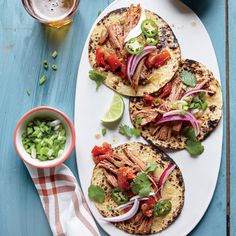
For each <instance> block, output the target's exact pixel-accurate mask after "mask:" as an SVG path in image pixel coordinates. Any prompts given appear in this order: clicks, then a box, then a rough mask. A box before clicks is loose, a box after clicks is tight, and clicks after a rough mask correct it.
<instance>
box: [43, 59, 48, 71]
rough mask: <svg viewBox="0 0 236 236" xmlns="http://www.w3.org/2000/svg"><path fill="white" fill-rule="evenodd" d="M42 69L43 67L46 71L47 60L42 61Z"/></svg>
mask: <svg viewBox="0 0 236 236" xmlns="http://www.w3.org/2000/svg"><path fill="white" fill-rule="evenodd" d="M43 67H44V69H45V70H47V69H48V61H47V60H44V61H43Z"/></svg>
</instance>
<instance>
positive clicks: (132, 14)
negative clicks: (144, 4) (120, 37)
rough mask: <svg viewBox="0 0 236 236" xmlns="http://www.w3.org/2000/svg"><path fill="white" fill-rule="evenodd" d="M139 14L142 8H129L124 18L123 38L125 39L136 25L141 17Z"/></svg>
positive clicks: (132, 6)
mask: <svg viewBox="0 0 236 236" xmlns="http://www.w3.org/2000/svg"><path fill="white" fill-rule="evenodd" d="M141 12H142V8H141V7H140V4H139V5H138V6H136V7H134V5H133V4H132V5H131V6H130V8H129V10H128V11H127V15H126V18H125V24H124V26H125V28H124V38H126V37H127V35H128V34H129V32H130V30H131V29H133V28H134V27H135V26H136V25H137V24H138V21H139V19H140V17H141Z"/></svg>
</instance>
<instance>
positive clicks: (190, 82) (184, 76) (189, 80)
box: [180, 70, 197, 87]
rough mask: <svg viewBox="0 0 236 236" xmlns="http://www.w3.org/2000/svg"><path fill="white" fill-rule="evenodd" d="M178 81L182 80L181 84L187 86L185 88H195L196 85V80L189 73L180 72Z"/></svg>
mask: <svg viewBox="0 0 236 236" xmlns="http://www.w3.org/2000/svg"><path fill="white" fill-rule="evenodd" d="M180 79H181V80H182V82H183V83H184V84H185V85H187V86H190V87H195V86H196V84H197V78H196V76H195V75H194V74H192V73H191V72H189V71H186V70H184V71H182V72H181V73H180Z"/></svg>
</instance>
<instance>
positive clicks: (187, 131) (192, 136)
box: [183, 126, 197, 141]
mask: <svg viewBox="0 0 236 236" xmlns="http://www.w3.org/2000/svg"><path fill="white" fill-rule="evenodd" d="M183 135H184V136H185V137H187V138H188V139H189V140H192V141H197V138H196V135H195V132H194V129H193V127H191V126H188V127H186V128H185V129H184V130H183Z"/></svg>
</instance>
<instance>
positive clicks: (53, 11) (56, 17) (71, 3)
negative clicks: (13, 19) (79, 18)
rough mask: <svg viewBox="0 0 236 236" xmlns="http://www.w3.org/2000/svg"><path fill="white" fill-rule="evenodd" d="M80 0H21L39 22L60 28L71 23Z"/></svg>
mask: <svg viewBox="0 0 236 236" xmlns="http://www.w3.org/2000/svg"><path fill="white" fill-rule="evenodd" d="M79 2H80V0H22V3H23V5H24V8H25V9H26V11H27V12H28V13H29V14H30V15H31V16H32V17H34V18H35V19H37V20H38V21H39V22H41V23H43V24H46V25H49V26H52V27H56V28H60V27H62V26H64V25H67V24H69V23H71V21H72V19H73V15H74V14H75V12H76V9H77V7H78V5H79Z"/></svg>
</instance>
